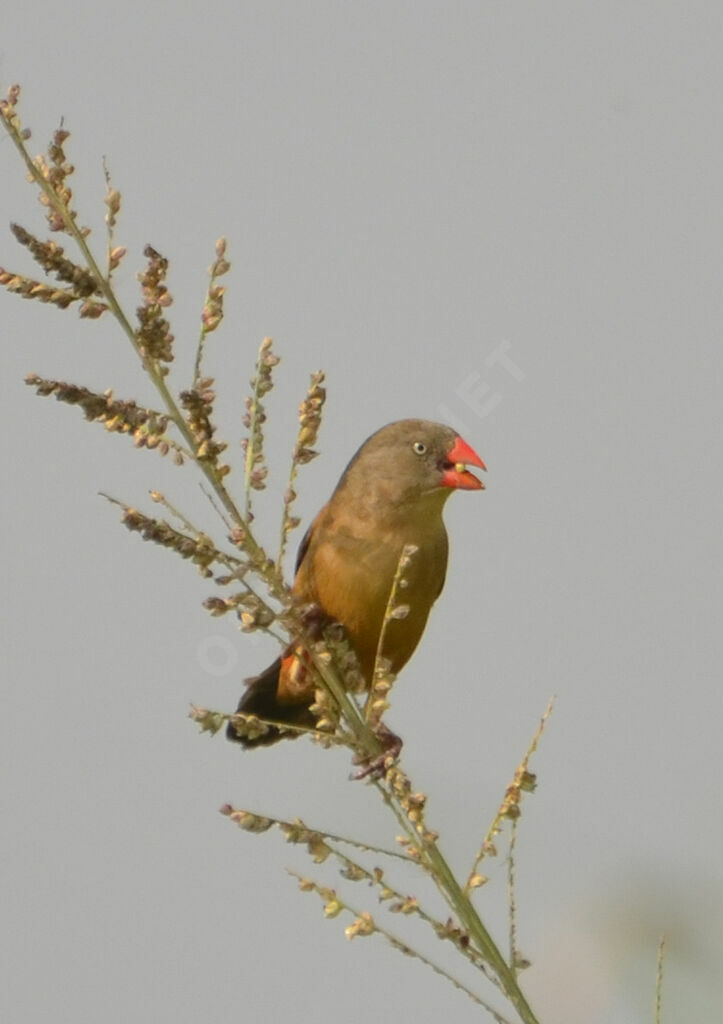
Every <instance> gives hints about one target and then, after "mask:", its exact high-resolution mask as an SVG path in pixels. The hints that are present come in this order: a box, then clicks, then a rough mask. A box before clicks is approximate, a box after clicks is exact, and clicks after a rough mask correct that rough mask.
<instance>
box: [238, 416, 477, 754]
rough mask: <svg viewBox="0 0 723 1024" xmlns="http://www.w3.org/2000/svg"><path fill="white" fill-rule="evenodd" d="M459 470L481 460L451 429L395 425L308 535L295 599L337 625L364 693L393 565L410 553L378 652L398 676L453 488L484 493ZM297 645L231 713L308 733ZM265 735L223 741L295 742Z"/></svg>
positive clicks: (304, 663) (426, 600)
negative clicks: (410, 549) (400, 609)
mask: <svg viewBox="0 0 723 1024" xmlns="http://www.w3.org/2000/svg"><path fill="white" fill-rule="evenodd" d="M467 465H471V466H477V467H479V468H480V469H482V470H484V469H486V466H485V464H484V462H483V461H482V459H481V458H480V457H479V455H477V453H476V452H475V451H473V449H472V448H470V446H469V445H468V444H467V442H466V441H463V440H462V438H461V437H460V436H459V434H457V432H456V431H454V430H452V428H451V427H446V426H443V425H442V424H440V423H432V422H430V421H429V420H399V421H398V422H396V423H389V424H388V425H387V426H386V427H382V428H381V430H378V431H377V432H376V433H375V434H372V436H371V437H369V438H368V439H367V440H366V441H365V442H364V444H363V445H362V446H361V448H359V450H358V451H357V453H356V454H355V455H354V457H353V458H352V460H351V462H350V463H349V465H348V466H347V467H346V469H345V470H344V472H343V473H342V476H341V479H340V480H339V483H338V484H337V486H336V489H335V491H334V493H333V494H332V496H331V499H330V500H329V502H328V503H327V504H326V505H324V507H323V508H322V510H321V511H320V512H319V514H318V515H317V516H316V518H315V519H314V521H313V522H312V524H311V526H310V527H309V529H308V530H307V532H306V535H305V536H304V539H303V540H302V542H301V546H300V548H299V553H298V556H297V560H296V570H295V578H294V585H293V592H294V594H295V595H296V597H297V598H298V601H299V604H300V605H305V606H311V607H313V608H314V610H315V611H316V612H317V619H318V620H321V621H324V622H338V623H340V624H341V625H342V626H343V627H344V628H345V631H346V635H347V638H348V640H349V642H350V644H351V646H352V648H353V650H354V652H355V654H356V657H357V659H358V663H359V669H360V671H361V674H362V677H363V680H364V682H365V684H366V688H367V689H368V688H369V687H370V685H371V682H372V675H373V672H374V663H375V659H376V656H377V648H378V644H379V637H380V634H381V631H382V626H383V624H384V616H385V612H386V608H387V602H388V600H389V595H390V591H391V588H392V584H393V581H394V576H395V573H396V571H397V566H398V564H399V559H400V556H401V554H402V551H403V549H404V547H405V545H414V546H415V547H416V549H417V550H416V552H415V554H414V555H413V557H412V558H411V561H410V563H409V565H408V566H407V568H406V569H405V570H404V578H405V579H406V581H407V586H406V588H405V590H404V598H403V603H404V604H405V605H408V607H409V610H408V612H407V614H406V615H405V616H404V617H401V618H395V619H392V620H390V621H388V623H387V626H386V632H385V635H384V650H383V655H384V657H385V658H386V659H387V660H388V662H389V665H390V670H391V671H392V672H393V673H398V672H399V671H400V670H401V669H402V668H403V667H404V665H406V663H407V662H408V661H409V659H410V658H411V656H412V654H413V653H414V650H415V648H416V646H417V644H418V643H419V640H420V638H421V636H422V633H423V632H424V627H425V625H426V623H427V617H428V615H429V612H430V610H431V607H432V605H433V604H434V602H435V601H436V599H437V598H438V597H439V594H440V592H441V590H442V587H443V586H444V579H445V573H446V570H447V531H446V529H445V526H444V522H443V520H442V511H443V509H444V505H445V502H446V501H447V498H448V497H449V496H450V494H451V493H452V491H453V490H468V491H473V490H483V489H484V484H483V483H482V481H481V480H479V479H478V478H477V477H476V476H474V475H473V474H472V473H470V472H469V470H468V469H467V468H466V467H467ZM308 665H309V658H308V655H307V656H305V654H304V650H303V647H301V646H300V645H298V644H295V643H293V642H292V643H291V644H290V645H289V647H288V648H287V649H286V651H285V652H284V653H283V654H282V655H281V657H279V658H277V659H276V661H275V662H274V663H273V664H272V665H270V666H269V667H268V668H267V669H266V671H265V672H262V673H261V674H260V675H258V676H254V677H253V678H251V679H247V680H246V687H247V688H246V691H245V693H244V694H243V696H242V697H241V700H240V702H239V705H238V711H240V712H243V713H244V714H248V715H256V716H258V717H259V718H264V719H271V720H273V721H274V722H279V723H281V724H283V723H288V724H290V725H297V726H306V727H309V728H314V725H315V721H316V720H315V718H314V716H313V714H312V713H311V711H310V710H309V708H310V705H311V704H313V702H314V691H315V685H316V684H315V681H314V673H313V671H311V670H310V669H309V667H308ZM296 735H297V733H295V732H293V731H289V732H284V731H280V730H279V729H274V728H272V729H270V731H269V732H266V733H264V734H263V735H261V736H257V737H254V738H251V737H247V736H239V735H238V734H237V732H236V730H235V728H234V726H233V723H229V726H228V730H227V736H228V738H229V739H232V740H239V741H240V742H241V743H242V744H243V746H244V747H256V746H263V745H268V744H270V743H275V742H276V741H277V740H279V739H281V738H282V737H294V736H296Z"/></svg>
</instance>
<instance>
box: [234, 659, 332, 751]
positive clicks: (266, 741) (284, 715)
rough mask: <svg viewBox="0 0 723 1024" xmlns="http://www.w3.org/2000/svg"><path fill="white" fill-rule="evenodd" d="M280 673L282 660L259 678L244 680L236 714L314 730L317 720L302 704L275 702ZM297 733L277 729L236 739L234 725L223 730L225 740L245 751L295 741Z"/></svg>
mask: <svg viewBox="0 0 723 1024" xmlns="http://www.w3.org/2000/svg"><path fill="white" fill-rule="evenodd" d="M280 670H281V658H277V659H276V661H275V662H274V663H273V665H269V667H268V668H267V669H266V671H265V672H262V673H261V675H258V676H252V678H251V679H246V680H245V682H246V687H247V689H246V692H245V693H244V694H243V695H242V697H241V700H240V701H239V703H238V707H237V709H236V710H237V711H242V712H243V713H244V714H245V715H257V716H258V717H259V718H267V719H271V720H272V721H274V722H282V723H283V722H288V723H289V725H303V726H306V727H307V728H310V729H313V728H314V726H315V725H316V719H315V718H314V716H313V715H312V713H311V711H309V709H308V707H306V705H304V704H279V703H278V701H277V700H276V691H277V688H278V685H279V672H280ZM298 735H299V733H297V732H294V731H293V730H290V731H289V732H282V731H281V730H280V729H275V728H273V727H272V728H270V729H269V731H268V732H265V733H264V734H263V736H256V737H253V738H251V737H250V736H239V735H238V733H237V732H236V730H235V728H234V726H233V722H229V723H228V725H227V727H226V737H227V738H228V739H230V740H233V741H234V742H235V743H240V744H241V745H242V746H244V747H246V748H252V747H268V746H270V745H271V744H272V743H278V741H279V740H283V739H295V738H296V737H297V736H298Z"/></svg>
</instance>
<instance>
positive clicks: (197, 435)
mask: <svg viewBox="0 0 723 1024" xmlns="http://www.w3.org/2000/svg"><path fill="white" fill-rule="evenodd" d="M179 398H180V400H181V405H182V406H183V408H184V410H185V412H186V419H187V421H188V425H189V427H190V428H191V433H192V434H193V440H194V442H195V444H196V456H197V458H198V459H200V460H201V461H203V462H208V463H210V464H211V465H213V466H215V467H216V470H217V472H218V473H219V475H220V476H222V477H223V476H226V475H227V474H228V473H230V472H231V467H230V466H224V465H219V464H218V457H219V455H220V454H221V452H223V451H225V449H226V448H227V447H228V446H227V445H226V444H225V442H223V441H214V440H213V435H214V432H215V430H216V428H215V426H214V425H213V423H212V422H211V416H212V414H213V403H214V400H215V398H216V392H215V391H214V390H213V379H212V378H211V377H204V378H202V379H201V380H199V382H198V387H195V388H189V390H188V391H182V392H181V394H180V395H179Z"/></svg>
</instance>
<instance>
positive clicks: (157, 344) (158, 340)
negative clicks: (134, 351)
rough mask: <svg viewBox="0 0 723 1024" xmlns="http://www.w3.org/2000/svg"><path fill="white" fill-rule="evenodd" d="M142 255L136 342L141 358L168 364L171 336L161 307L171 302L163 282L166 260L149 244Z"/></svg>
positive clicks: (170, 358)
mask: <svg viewBox="0 0 723 1024" xmlns="http://www.w3.org/2000/svg"><path fill="white" fill-rule="evenodd" d="M143 255H144V256H145V257H146V259H147V260H148V263H147V265H146V269H145V270H144V271H143V272H142V273H140V274H139V275H138V280H139V281H140V283H141V291H142V293H143V305H142V306H139V307H138V309H137V311H136V313H137V316H138V323H139V325H140V326H139V328H138V332H137V339H138V345H139V348H140V351H141V355H142V356H143V358H144V359H150V360H152V361H153V362H156V361H157V362H163V363H170V362H171V361H172V360H173V335H172V334H171V326H170V324H169V322H168V320H166V318H165V317H164V315H163V310H164V309H167V307H168V306H170V305H171V303H172V302H173V297H172V295H171V293H170V292H169V291H168V288H167V287H166V285H165V283H164V282H165V279H166V274H167V273H168V260H167V259H165V258H164V257H163V256H161V254H160V253H159V252H156V250H155V249H154V248H153V246H151V245H147V246H146V247H145V249H144V250H143Z"/></svg>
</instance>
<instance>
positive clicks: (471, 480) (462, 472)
mask: <svg viewBox="0 0 723 1024" xmlns="http://www.w3.org/2000/svg"><path fill="white" fill-rule="evenodd" d="M467 465H470V466H478V467H479V468H480V469H483V470H484V471H485V472H487V467H486V466H485V464H484V462H483V461H482V459H481V458H480V457H479V455H478V454H477V452H476V451H475V450H474V448H470V446H469V445H468V444H467V442H466V441H463V440H462V438H461V437H459V436H458V437H456V438H455V441H454V444H453V445H452V447H451V448H450V449H449V451H448V452H447V458H446V460H445V463H444V467H443V472H442V487H460V488H462V490H465V491H483V490H484V487H485V485H484V484H483V483H482V481H481V480H479V479H478V478H477V477H476V476H475V475H474V473H470V472H469V470H468V469H466V466H467Z"/></svg>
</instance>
